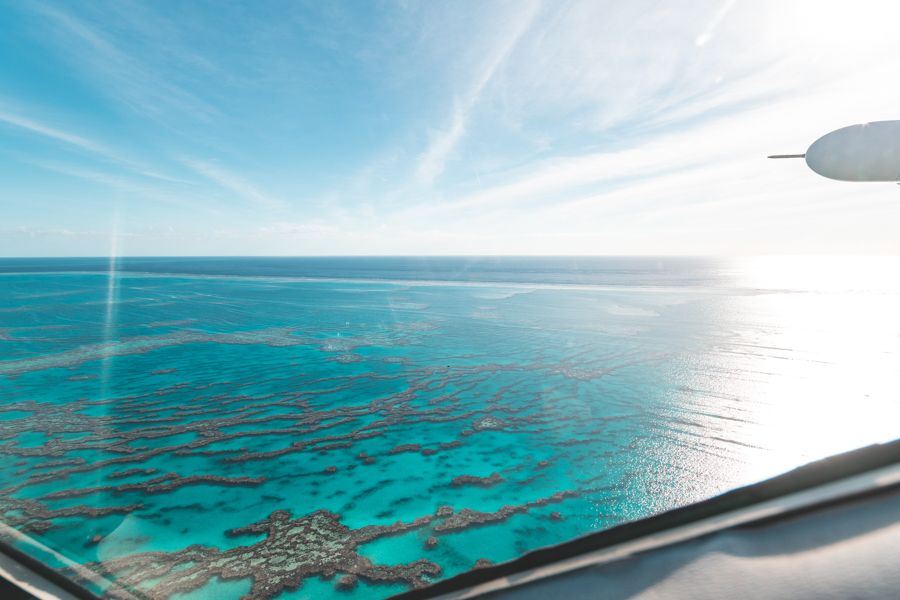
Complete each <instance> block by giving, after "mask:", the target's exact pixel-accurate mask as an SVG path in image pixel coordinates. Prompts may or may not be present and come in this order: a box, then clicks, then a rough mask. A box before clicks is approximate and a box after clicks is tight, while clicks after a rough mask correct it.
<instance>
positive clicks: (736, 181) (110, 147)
mask: <svg viewBox="0 0 900 600" xmlns="http://www.w3.org/2000/svg"><path fill="white" fill-rule="evenodd" d="M898 13H900V11H898V9H897V8H895V7H894V6H893V3H888V2H877V1H873V2H868V3H867V2H865V1H862V2H854V3H846V2H763V1H760V2H746V1H745V2H740V1H735V0H716V1H708V2H691V3H682V4H680V5H676V4H675V3H668V2H661V1H660V2H647V1H643V2H629V3H623V2H600V1H594V0H589V1H585V2H577V1H562V0H560V1H554V2H549V1H548V2H540V1H536V0H535V1H531V0H520V1H516V2H373V3H365V2H343V3H341V2H309V3H301V2H247V3H243V4H242V3H236V2H235V3H225V2H199V1H198V2H174V1H170V0H167V1H160V2H129V1H116V2H77V3H75V2H58V3H55V2H28V1H24V0H22V1H15V0H0V20H2V22H3V23H4V24H5V27H4V36H2V38H0V84H2V85H0V179H2V182H3V183H2V186H0V255H4V256H17V255H26V256H38V255H50V256H65V255H104V254H107V253H108V252H110V251H111V249H112V248H115V251H116V252H118V253H121V254H132V255H179V254H184V255H188V254H190V255H193V254H226V255H232V254H251V255H255V254H258V255H263V254H289V255H307V254H758V253H792V254H796V253H800V254H803V253H823V252H824V253H896V252H898V251H900V242H898V240H900V236H898V235H897V231H900V188H897V186H894V185H877V184H874V185H865V184H860V185H854V184H841V183H837V182H832V181H828V180H824V179H822V178H819V177H817V176H816V175H814V174H812V173H811V172H809V171H808V170H807V169H806V167H805V165H803V163H802V161H794V162H793V163H791V162H789V161H781V162H778V163H775V162H773V161H766V160H765V158H764V157H765V155H767V154H770V153H777V152H803V151H804V150H805V149H806V147H807V146H808V145H809V143H811V142H812V141H813V140H815V139H816V138H817V137H818V136H819V135H822V134H824V133H826V132H828V131H830V130H832V129H835V128H837V127H841V126H844V125H848V124H852V123H859V122H865V121H872V120H881V119H897V118H900V109H898V107H900V77H898V75H900V59H898V58H896V57H898V56H900V36H897V35H896V31H895V26H896V23H897V22H898V19H897V17H898V16H900V14H898Z"/></svg>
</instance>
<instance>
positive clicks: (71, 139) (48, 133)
mask: <svg viewBox="0 0 900 600" xmlns="http://www.w3.org/2000/svg"><path fill="white" fill-rule="evenodd" d="M0 122H3V123H6V124H7V125H12V126H14V127H19V128H21V129H25V130H27V131H30V132H32V133H36V134H38V135H41V136H44V137H48V138H51V139H54V140H56V141H59V142H64V143H66V144H69V145H70V146H75V147H77V148H80V149H82V150H87V151H89V152H93V153H96V154H101V155H103V156H109V151H108V150H106V148H104V147H103V146H102V145H101V144H99V143H97V142H95V141H93V140H89V139H87V138H85V137H82V136H80V135H75V134H73V133H70V132H68V131H63V130H62V129H58V128H56V127H51V126H50V125H47V124H45V123H41V122H39V121H35V120H34V119H29V118H28V117H23V116H21V115H16V114H12V113H9V112H6V111H3V110H0Z"/></svg>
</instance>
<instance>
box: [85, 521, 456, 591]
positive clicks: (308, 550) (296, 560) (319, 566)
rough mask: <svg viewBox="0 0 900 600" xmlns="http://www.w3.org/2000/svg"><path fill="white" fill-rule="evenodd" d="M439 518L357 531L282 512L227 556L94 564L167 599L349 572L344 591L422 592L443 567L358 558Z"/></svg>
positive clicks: (246, 530) (148, 556) (208, 552)
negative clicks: (358, 587) (387, 588)
mask: <svg viewBox="0 0 900 600" xmlns="http://www.w3.org/2000/svg"><path fill="white" fill-rule="evenodd" d="M432 519H433V517H432V516H426V517H422V518H419V519H416V520H414V521H412V522H409V523H401V522H398V523H395V524H394V525H389V526H369V527H363V528H361V529H350V528H348V527H346V526H344V525H342V524H341V523H340V520H339V517H338V515H335V514H333V513H330V512H328V511H324V510H320V511H317V512H314V513H312V514H310V515H306V516H304V517H300V518H296V519H292V518H291V515H290V514H289V513H288V512H287V511H283V510H278V511H275V512H273V513H272V514H271V515H269V517H268V518H266V519H263V520H262V521H259V522H257V523H253V524H252V525H248V526H246V527H241V528H239V529H232V530H231V531H229V532H228V535H230V536H233V537H236V536H241V535H258V534H265V538H264V539H263V540H261V541H259V542H257V543H255V544H252V545H249V546H238V547H236V548H231V549H229V550H225V551H221V550H219V549H217V548H211V547H207V546H198V545H194V546H188V547H187V548H185V549H184V550H181V551H178V552H146V553H143V554H134V555H131V556H126V557H123V558H120V559H115V560H108V561H104V562H102V563H94V564H91V565H88V566H89V567H90V568H92V569H94V570H96V571H97V572H99V573H102V574H105V575H109V576H114V577H115V580H116V582H117V584H118V585H119V586H124V587H125V588H126V589H135V588H138V587H140V586H141V585H142V584H143V583H145V582H148V581H153V582H155V583H154V585H153V587H151V588H149V589H148V590H146V591H144V592H142V593H143V594H145V595H146V597H148V598H151V599H160V600H162V599H165V598H169V597H170V596H172V595H174V594H179V593H186V592H189V591H191V590H195V589H198V588H200V587H202V586H203V585H205V584H206V583H207V582H209V581H210V580H211V579H212V578H214V577H218V578H219V579H221V580H223V581H228V580H234V579H246V578H249V579H250V580H251V581H252V586H251V589H250V592H249V593H248V594H247V595H246V596H245V598H248V599H262V598H272V597H274V596H277V595H278V594H280V593H281V592H283V591H285V590H294V589H297V588H298V587H300V585H301V584H302V582H303V580H304V579H306V578H307V577H311V576H316V575H319V576H324V577H332V576H334V574H335V573H343V574H344V576H343V577H341V578H340V579H339V580H338V581H337V584H336V585H337V587H339V588H348V587H353V586H354V585H355V584H356V581H357V579H364V580H366V581H368V582H371V583H394V582H402V583H406V584H408V585H410V586H412V587H421V586H423V585H426V584H427V583H428V582H429V580H430V578H433V577H437V576H438V575H440V573H441V568H440V567H439V566H438V565H436V564H435V563H433V562H431V561H428V560H424V559H420V560H416V561H413V562H411V563H409V564H403V565H396V566H386V565H377V564H374V563H373V562H372V561H370V560H369V559H367V558H365V557H363V556H361V555H360V554H358V552H357V548H358V547H359V546H360V545H361V544H364V543H366V542H370V541H373V540H376V539H379V538H382V537H385V536H390V535H396V534H398V533H403V532H405V531H409V530H411V529H417V528H420V527H424V526H426V525H427V524H428V523H430V522H431V520H432ZM113 595H114V596H115V594H113Z"/></svg>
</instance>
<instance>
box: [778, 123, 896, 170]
mask: <svg viewBox="0 0 900 600" xmlns="http://www.w3.org/2000/svg"><path fill="white" fill-rule="evenodd" d="M769 158H805V159H806V164H807V165H808V166H809V168H810V169H812V170H813V171H815V172H816V173H818V174H819V175H822V176H823V177H828V178H829V179H837V180H839V181H893V182H900V121H875V122H873V123H863V124H862V125H850V126H849V127H842V128H841V129H837V130H835V131H832V132H831V133H826V134H825V135H823V136H822V137H820V138H819V139H817V140H816V141H815V142H813V143H812V145H811V146H810V147H809V149H808V150H807V151H806V154H773V155H772V156H770V157H769Z"/></svg>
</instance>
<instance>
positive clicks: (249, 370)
mask: <svg viewBox="0 0 900 600" xmlns="http://www.w3.org/2000/svg"><path fill="white" fill-rule="evenodd" d="M897 266H898V264H897V261H895V260H894V259H863V258H860V259H841V260H838V259H830V258H821V259H803V260H800V259H792V260H775V259H769V260H758V261H741V262H736V261H712V260H699V259H679V260H672V259H480V260H473V259H128V260H124V261H120V262H117V263H115V265H114V267H115V269H114V270H110V265H109V263H108V261H103V260H99V259H69V260H61V259H60V260H56V259H42V260H41V259H27V260H13V259H2V260H0V272H2V273H3V274H2V275H0V286H2V287H0V399H2V404H0V444H2V445H0V461H2V469H0V487H2V491H0V494H2V496H0V510H2V515H3V516H2V520H3V522H4V523H5V524H6V525H8V526H9V527H8V528H7V529H6V530H5V531H4V533H3V535H4V536H5V537H6V538H8V539H11V540H13V541H14V543H16V544H18V545H19V546H20V547H22V548H23V549H25V550H26V551H28V552H31V553H33V554H35V555H36V556H38V557H40V558H41V559H42V560H46V561H48V562H49V563H50V564H52V565H53V566H54V567H56V568H60V569H63V570H64V571H65V572H66V573H67V574H68V575H69V576H72V577H76V578H78V579H79V580H80V581H82V583H84V584H85V585H87V586H88V587H90V588H92V589H94V590H95V591H101V590H106V591H107V592H108V593H109V594H111V595H115V594H116V592H117V590H122V589H132V590H141V591H143V592H144V593H145V594H146V595H148V596H149V597H152V598H167V597H178V598H191V599H194V598H228V597H240V596H242V595H249V596H250V597H259V598H269V597H277V598H307V597H309V598H319V597H328V596H335V597H340V598H354V597H356V598H371V597H383V596H388V595H391V594H393V593H396V592H399V591H402V590H404V589H408V588H409V587H410V586H416V585H423V584H426V583H428V582H430V581H434V580H436V579H438V578H442V577H448V576H452V575H455V574H458V573H461V572H463V571H466V570H468V569H471V568H473V566H474V565H475V563H476V561H478V560H480V559H485V560H488V561H491V562H501V561H505V560H509V559H512V558H515V557H517V556H519V555H521V554H523V553H525V552H528V551H529V550H533V549H536V548H539V547H542V546H546V545H550V544H555V543H559V542H562V541H566V540H569V539H572V538H574V537H576V536H579V535H583V534H587V533H590V532H593V531H597V530H601V529H604V528H607V527H610V526H613V525H616V524H619V523H622V522H625V521H629V520H633V519H637V518H640V517H644V516H648V515H651V514H654V513H658V512H660V511H663V510H666V509H668V508H672V507H675V506H679V505H683V504H685V503H688V502H692V501H695V500H699V499H702V498H706V497H709V496H712V495H715V494H716V493H720V492H722V491H726V490H728V489H731V488H733V487H735V486H739V485H742V484H746V483H750V482H753V481H756V480H759V479H761V478H764V477H767V476H771V475H775V474H777V473H780V472H783V471H785V470H787V469H790V468H792V467H794V466H796V465H799V464H802V463H804V462H808V461H809V460H812V459H815V458H819V457H822V456H826V455H828V454H831V453H834V452H838V451H842V450H846V449H850V448H853V447H856V446H860V445H865V444H868V443H873V442H877V441H884V440H887V439H891V438H893V437H896V435H897V434H898V433H900V432H898V427H897V426H896V423H897V422H898V420H897V417H898V416H900V415H898V409H897V408H896V405H897V403H896V397H897V391H898V390H900V375H898V372H900V370H898V369H896V365H897V364H900V363H898V356H900V319H898V316H897V314H898V312H897V310H896V307H897V306H898V302H897V301H898V299H900V285H898V283H897V281H896V275H894V274H895V273H897V272H898V269H897V268H896V267H897ZM892 277H893V278H894V279H892ZM16 532H19V534H16Z"/></svg>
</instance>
